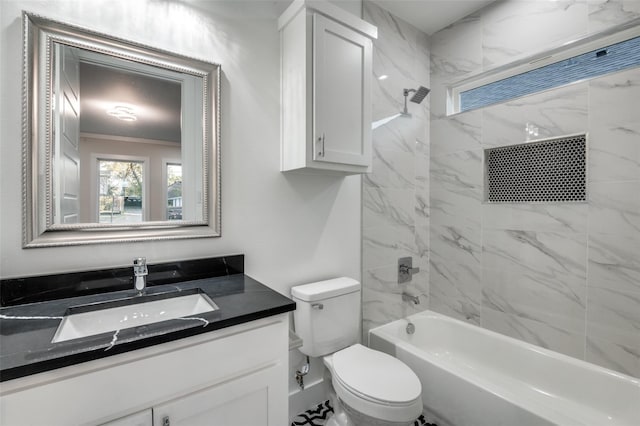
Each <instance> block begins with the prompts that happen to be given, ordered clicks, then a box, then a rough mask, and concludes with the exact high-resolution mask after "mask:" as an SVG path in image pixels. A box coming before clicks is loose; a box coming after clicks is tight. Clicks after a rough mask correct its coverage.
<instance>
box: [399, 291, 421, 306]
mask: <svg viewBox="0 0 640 426" xmlns="http://www.w3.org/2000/svg"><path fill="white" fill-rule="evenodd" d="M402 301H403V302H411V303H413V304H414V305H419V304H420V296H414V295H412V294H409V293H402Z"/></svg>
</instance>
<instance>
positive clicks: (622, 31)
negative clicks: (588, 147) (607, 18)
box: [446, 18, 640, 116]
mask: <svg viewBox="0 0 640 426" xmlns="http://www.w3.org/2000/svg"><path fill="white" fill-rule="evenodd" d="M635 37H640V18H638V19H634V20H632V21H629V22H627V23H625V24H623V25H618V26H615V27H612V28H610V29H608V30H606V31H603V32H600V33H596V34H593V35H589V36H586V37H583V38H579V39H574V40H571V41H568V42H563V43H560V44H559V45H557V46H556V47H554V48H552V49H548V50H544V51H541V52H539V53H536V54H534V55H529V56H526V57H524V58H520V59H516V60H514V61H512V62H510V63H507V64H504V65H500V66H497V67H495V68H492V69H490V70H487V71H484V72H481V73H477V74H475V75H472V76H470V77H467V78H465V79H463V80H459V81H457V82H454V83H452V84H450V85H449V86H448V87H447V90H446V92H447V99H446V107H447V108H446V110H447V116H451V115H455V114H461V113H465V112H470V111H475V110H478V109H480V108H484V107H487V106H490V105H496V104H499V103H503V102H508V101H510V100H513V99H518V98H521V97H523V96H529V95H533V94H535V93H541V92H544V91H546V90H554V89H557V88H558V87H566V86H569V85H572V84H578V83H581V82H584V81H587V80H590V79H592V78H595V77H586V78H583V79H580V80H575V81H572V82H571V83H566V84H564V85H560V86H555V87H552V88H549V89H544V90H540V91H536V92H532V93H529V94H527V95H520V96H514V97H513V98H508V99H505V100H502V101H500V102H493V103H490V104H486V105H484V106H482V107H476V108H472V109H467V110H465V111H461V110H460V106H461V105H460V95H461V94H462V93H463V92H466V91H468V90H471V89H476V88H478V87H482V86H485V85H488V84H491V83H494V82H497V81H500V80H505V79H508V78H510V77H513V76H516V75H519V74H523V73H526V72H528V71H532V70H535V69H538V68H542V67H544V66H547V65H551V64H554V63H556V62H560V61H563V60H566V59H570V58H572V57H574V56H579V55H581V54H584V53H588V52H590V51H593V50H598V49H602V48H606V47H608V46H610V45H613V44H616V43H620V42H623V41H626V40H630V39H632V38H635ZM613 72H617V71H611V72H610V73H613ZM610 73H605V74H602V75H606V74H610Z"/></svg>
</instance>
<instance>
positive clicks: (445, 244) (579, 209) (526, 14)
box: [430, 0, 640, 376]
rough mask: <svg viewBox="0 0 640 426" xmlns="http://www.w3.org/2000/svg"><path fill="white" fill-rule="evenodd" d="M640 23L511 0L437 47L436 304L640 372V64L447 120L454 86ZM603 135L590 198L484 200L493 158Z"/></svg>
mask: <svg viewBox="0 0 640 426" xmlns="http://www.w3.org/2000/svg"><path fill="white" fill-rule="evenodd" d="M639 17H640V2H638V1H626V0H609V1H604V0H584V1H581V0H577V1H557V2H534V1H527V2H523V1H513V0H512V1H499V2H497V3H494V4H493V5H492V6H490V7H488V8H485V9H483V10H481V11H479V12H477V13H475V14H473V15H471V16H469V17H467V18H465V19H463V20H461V21H458V22H456V23H455V24H453V25H451V26H449V27H447V28H445V29H443V30H441V31H440V32H438V33H436V34H434V35H433V36H432V37H431V38H430V42H431V45H430V49H431V83H432V86H433V92H432V98H431V111H430V112H431V164H430V182H431V187H430V198H431V201H430V213H431V215H430V226H431V234H430V309H432V310H435V311H438V312H442V313H445V314H448V315H451V316H453V317H456V318H460V319H464V320H466V321H470V322H472V323H474V324H477V325H480V326H482V327H485V328H488V329H491V330H494V331H497V332H500V333H503V334H506V335H509V336H512V337H515V338H519V339H522V340H525V341H527V342H530V343H534V344H537V345H540V346H543V347H546V348H550V349H552V350H556V351H559V352H562V353H565V354H568V355H571V356H574V357H577V358H581V359H586V360H587V361H591V362H594V363H596V364H600V365H603V366H606V367H609V368H612V369H615V370H618V371H621V372H623V373H626V374H630V375H634V376H640V112H639V111H640V108H639V107H638V105H639V104H638V102H639V101H638V100H639V99H640V69H638V68H636V69H632V70H628V71H624V72H619V73H615V74H610V75H607V76H604V77H600V78H597V79H593V80H590V81H587V82H582V83H578V84H573V85H569V86H566V87H562V88H558V89H553V90H548V91H545V92H542V93H538V94H533V95H530V96H526V97H522V98H519V99H514V100H511V101H508V102H505V103H502V104H498V105H494V106H490V107H486V108H482V109H478V110H473V111H469V112H465V113H462V114H457V115H453V116H447V115H446V87H447V85H448V84H450V83H451V82H455V81H457V80H461V79H463V78H465V77H468V76H470V75H473V74H475V73H479V72H482V71H486V70H488V69H491V68H492V67H496V66H500V65H503V64H507V63H509V62H511V61H513V60H516V59H518V58H521V57H523V56H528V55H531V54H534V53H536V52H541V51H544V50H546V49H549V48H550V47H552V46H556V45H558V44H560V43H562V42H565V41H567V40H570V39H575V38H578V37H582V36H585V35H587V34H590V33H595V32H599V31H602V30H605V29H607V28H610V27H611V26H615V25H618V24H621V23H623V22H627V21H629V20H632V19H637V18H639ZM527 123H531V124H533V125H535V126H536V127H537V128H538V130H539V135H538V138H545V137H550V136H561V135H566V134H571V133H577V132H585V131H586V132H588V133H589V153H588V155H589V201H588V203H583V204H499V205H498V204H491V205H489V204H483V203H482V196H483V173H482V161H481V158H482V155H483V151H482V150H483V149H484V148H487V147H494V146H500V145H508V144H513V143H521V142H524V141H525V140H526V134H525V126H526V125H527Z"/></svg>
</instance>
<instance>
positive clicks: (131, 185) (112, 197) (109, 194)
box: [98, 159, 145, 223]
mask: <svg viewBox="0 0 640 426" xmlns="http://www.w3.org/2000/svg"><path fill="white" fill-rule="evenodd" d="M98 166H99V167H98V170H99V171H100V172H99V173H100V176H99V183H98V185H99V188H98V194H99V196H98V212H99V213H98V216H99V218H98V219H99V222H100V223H140V222H142V221H143V211H144V210H143V208H144V207H145V200H144V195H145V194H144V193H143V182H144V176H143V170H144V167H143V166H144V162H141V161H121V160H109V159H104V160H98Z"/></svg>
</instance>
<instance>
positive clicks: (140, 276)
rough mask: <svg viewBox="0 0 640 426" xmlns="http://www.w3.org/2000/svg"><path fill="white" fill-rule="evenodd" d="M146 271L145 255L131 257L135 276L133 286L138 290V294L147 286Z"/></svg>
mask: <svg viewBox="0 0 640 426" xmlns="http://www.w3.org/2000/svg"><path fill="white" fill-rule="evenodd" d="M148 273H149V271H148V270H147V258H146V257H138V258H136V259H133V275H134V277H135V278H134V287H135V289H136V290H138V295H142V294H143V293H144V289H145V288H146V286H147V282H146V277H147V274H148Z"/></svg>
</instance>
